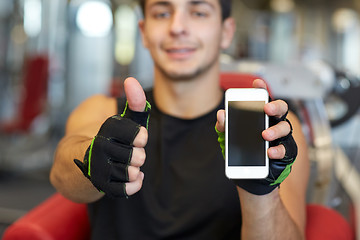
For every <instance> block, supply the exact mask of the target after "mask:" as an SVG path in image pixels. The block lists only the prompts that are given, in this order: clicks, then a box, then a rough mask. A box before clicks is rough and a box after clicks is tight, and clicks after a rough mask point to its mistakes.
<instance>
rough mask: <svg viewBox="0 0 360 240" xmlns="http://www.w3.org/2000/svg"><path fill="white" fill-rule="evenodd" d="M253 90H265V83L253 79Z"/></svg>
mask: <svg viewBox="0 0 360 240" xmlns="http://www.w3.org/2000/svg"><path fill="white" fill-rule="evenodd" d="M253 88H264V89H266V83H265V81H264V80H262V79H255V80H254V81H253Z"/></svg>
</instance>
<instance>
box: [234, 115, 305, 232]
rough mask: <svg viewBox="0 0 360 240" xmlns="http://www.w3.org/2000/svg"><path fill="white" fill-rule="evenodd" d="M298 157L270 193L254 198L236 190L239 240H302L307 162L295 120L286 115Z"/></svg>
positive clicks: (243, 191) (299, 129)
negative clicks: (278, 185)
mask: <svg viewBox="0 0 360 240" xmlns="http://www.w3.org/2000/svg"><path fill="white" fill-rule="evenodd" d="M288 118H289V120H290V121H291V123H292V125H293V128H294V132H293V134H294V135H293V136H294V139H295V141H296V142H297V145H298V156H297V159H296V161H295V163H294V165H293V168H292V172H291V174H290V175H289V177H288V178H287V179H286V180H285V181H284V182H283V183H282V184H281V185H280V188H279V189H275V190H274V191H273V192H271V193H269V194H267V195H263V196H256V195H252V194H250V193H248V192H246V191H245V190H243V189H240V188H238V192H239V197H240V202H241V211H242V218H243V221H242V223H243V226H242V239H304V237H305V236H304V233H305V225H306V223H305V221H306V214H305V213H306V202H305V195H306V187H307V183H308V176H309V160H308V153H307V147H306V141H305V138H304V136H303V134H302V131H301V126H300V123H299V122H298V120H297V119H296V118H295V117H294V116H293V115H291V114H290V115H289V117H288Z"/></svg>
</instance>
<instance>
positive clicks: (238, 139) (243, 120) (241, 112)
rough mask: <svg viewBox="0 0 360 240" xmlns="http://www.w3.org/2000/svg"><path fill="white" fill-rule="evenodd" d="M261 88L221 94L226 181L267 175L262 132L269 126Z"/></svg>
mask: <svg viewBox="0 0 360 240" xmlns="http://www.w3.org/2000/svg"><path fill="white" fill-rule="evenodd" d="M268 101H269V94H268V92H267V91H266V90H265V89H261V88H230V89H228V90H227V91H226V92H225V114H226V115H225V173H226V176H227V177H228V178H230V179H253V178H265V177H267V176H268V174H269V159H268V156H267V149H268V147H269V143H268V142H267V141H265V140H264V139H263V138H262V134H261V133H262V131H263V130H265V129H267V128H268V126H269V118H268V116H267V115H266V114H265V112H264V105H265V104H266V103H268Z"/></svg>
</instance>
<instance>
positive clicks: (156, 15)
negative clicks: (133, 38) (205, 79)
mask: <svg viewBox="0 0 360 240" xmlns="http://www.w3.org/2000/svg"><path fill="white" fill-rule="evenodd" d="M145 8H146V10H145V12H146V16H145V17H144V21H143V22H140V24H139V25H140V28H141V30H142V34H143V42H144V45H145V47H147V48H148V49H149V51H150V53H151V55H152V57H153V60H154V63H155V67H156V68H157V70H159V71H160V72H162V73H163V74H164V75H165V76H167V77H170V78H172V79H178V80H182V79H191V78H194V77H197V76H199V75H200V74H202V73H204V72H206V71H207V70H208V69H210V68H212V67H216V66H217V61H218V57H219V53H220V51H221V49H222V48H226V47H228V45H229V44H230V42H231V40H230V41H229V39H228V38H229V35H228V34H224V31H225V30H224V29H225V28H224V27H223V26H224V24H223V22H222V20H221V7H220V4H219V0H147V1H146V4H145ZM231 37H232V34H231Z"/></svg>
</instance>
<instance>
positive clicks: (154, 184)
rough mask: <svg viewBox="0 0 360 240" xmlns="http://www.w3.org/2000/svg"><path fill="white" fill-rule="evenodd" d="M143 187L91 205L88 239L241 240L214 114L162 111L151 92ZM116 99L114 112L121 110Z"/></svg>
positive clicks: (121, 102) (236, 204)
mask: <svg viewBox="0 0 360 240" xmlns="http://www.w3.org/2000/svg"><path fill="white" fill-rule="evenodd" d="M146 95H147V100H148V101H149V102H150V104H151V106H152V110H151V116H150V120H149V140H148V144H147V145H146V148H145V150H146V156H147V157H146V162H145V164H144V165H143V166H142V168H141V169H142V171H143V172H144V173H145V178H144V182H143V187H142V189H141V190H140V191H139V192H138V193H136V194H135V195H133V196H131V197H129V199H110V198H108V197H106V196H105V197H103V198H102V199H100V200H99V201H97V202H95V203H92V204H89V215H90V221H91V227H92V229H91V232H92V239H99V240H100V239H101V240H111V239H121V240H123V239H126V240H128V239H134V240H146V239H174V240H175V239H196V240H202V239H204V240H205V239H206V240H210V239H226V240H229V239H240V228H241V212H240V202H239V198H238V193H237V190H236V187H235V185H234V184H233V183H232V182H231V181H230V180H228V179H227V178H226V176H225V173H224V172H225V171H224V159H223V157H222V154H221V149H220V147H219V144H218V142H217V134H216V132H215V130H214V126H215V123H216V112H217V110H218V109H220V108H223V107H224V106H223V103H222V104H221V105H220V106H218V108H217V109H214V110H213V111H212V112H210V113H208V114H206V115H204V116H201V117H199V118H196V119H192V120H184V119H179V118H175V117H171V116H169V115H166V114H164V113H162V112H160V111H159V110H158V109H157V107H156V105H155V102H154V100H153V96H152V91H148V92H146ZM124 103H125V100H124V99H118V112H119V113H122V112H123V109H124Z"/></svg>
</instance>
